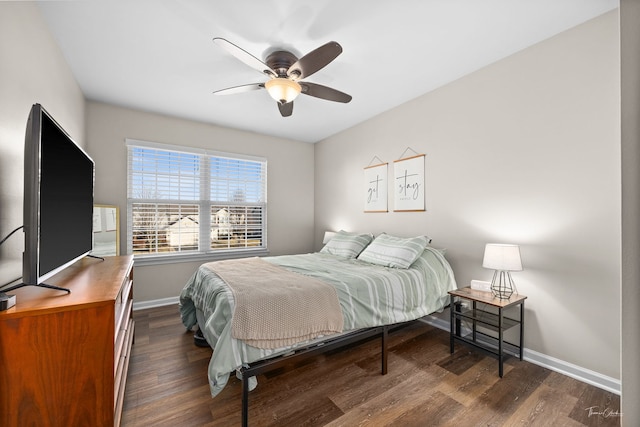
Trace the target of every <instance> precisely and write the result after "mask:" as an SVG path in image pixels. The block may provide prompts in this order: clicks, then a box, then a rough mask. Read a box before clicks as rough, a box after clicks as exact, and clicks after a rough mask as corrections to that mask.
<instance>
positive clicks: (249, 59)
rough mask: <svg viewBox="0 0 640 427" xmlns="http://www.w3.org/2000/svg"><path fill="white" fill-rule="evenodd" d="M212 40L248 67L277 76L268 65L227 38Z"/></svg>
mask: <svg viewBox="0 0 640 427" xmlns="http://www.w3.org/2000/svg"><path fill="white" fill-rule="evenodd" d="M213 41H214V43H215V44H217V45H218V46H220V47H221V48H223V49H224V50H226V51H227V52H229V53H230V54H231V55H233V56H235V57H236V58H238V59H239V60H240V61H242V62H244V63H245V64H247V65H248V66H249V67H251V68H253V69H255V70H258V71H260V72H261V73H264V74H267V75H269V76H272V77H277V74H276V72H275V71H273V70H272V69H271V67H269V66H268V65H267V64H265V63H264V62H262V61H261V60H259V59H258V58H256V57H255V56H253V55H251V54H250V53H249V52H247V51H246V50H244V49H242V48H240V47H238V46H236V45H235V44H233V43H231V42H230V41H229V40H226V39H223V38H221V37H216V38H214V39H213Z"/></svg>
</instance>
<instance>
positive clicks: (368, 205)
mask: <svg viewBox="0 0 640 427" xmlns="http://www.w3.org/2000/svg"><path fill="white" fill-rule="evenodd" d="M387 167H388V163H381V164H378V165H373V166H367V167H366V168H364V190H365V194H364V211H365V212H388V207H387V193H388V190H387V186H388V184H387V173H388V172H387Z"/></svg>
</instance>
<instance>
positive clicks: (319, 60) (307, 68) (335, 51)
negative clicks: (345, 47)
mask: <svg viewBox="0 0 640 427" xmlns="http://www.w3.org/2000/svg"><path fill="white" fill-rule="evenodd" d="M341 53H342V46H340V44H338V42H329V43H326V44H324V45H322V46H320V47H319V48H317V49H315V50H312V51H311V52H309V53H307V54H306V55H305V56H303V57H302V58H300V59H298V61H296V62H295V63H294V64H293V65H292V66H291V67H289V69H288V70H287V75H288V76H289V77H291V78H293V79H295V80H300V79H304V78H305V77H309V76H310V75H312V74H313V73H315V72H316V71H318V70H320V69H322V68H324V67H325V66H326V65H327V64H329V63H330V62H331V61H333V60H334V59H336V57H337V56H338V55H340V54H341Z"/></svg>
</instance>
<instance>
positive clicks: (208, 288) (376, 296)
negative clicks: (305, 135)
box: [180, 231, 457, 419]
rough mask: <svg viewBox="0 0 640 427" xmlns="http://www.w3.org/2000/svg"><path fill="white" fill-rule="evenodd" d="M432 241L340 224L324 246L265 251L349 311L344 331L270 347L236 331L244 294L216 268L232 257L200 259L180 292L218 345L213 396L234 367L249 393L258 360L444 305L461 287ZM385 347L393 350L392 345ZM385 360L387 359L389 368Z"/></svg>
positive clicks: (186, 313)
mask: <svg viewBox="0 0 640 427" xmlns="http://www.w3.org/2000/svg"><path fill="white" fill-rule="evenodd" d="M428 243H429V239H428V238H426V237H423V236H418V237H416V238H410V239H405V238H397V237H393V236H388V235H384V234H383V235H380V236H377V237H376V238H375V239H374V238H373V236H371V235H367V234H356V233H346V232H343V231H341V232H339V233H337V234H336V235H335V236H334V238H333V239H332V240H331V241H330V242H328V243H327V245H326V246H325V247H323V249H322V250H321V251H320V252H317V253H309V254H300V255H283V256H272V257H264V258H260V262H261V263H264V264H268V265H269V266H273V268H275V269H282V270H283V271H286V272H287V274H293V275H296V277H301V278H302V277H304V278H305V279H306V278H310V279H312V280H317V281H320V282H322V283H323V284H324V286H327V285H330V287H331V288H332V289H333V290H334V292H335V295H336V296H337V301H338V304H339V310H340V311H341V313H342V324H341V326H342V327H341V330H339V331H335V333H333V332H331V333H330V332H325V333H319V334H317V335H318V336H311V337H307V339H303V340H301V341H298V342H293V343H289V342H288V343H286V345H282V346H273V345H272V346H270V348H265V346H261V347H262V348H259V347H256V346H253V345H250V344H248V343H247V342H245V341H244V340H243V339H238V338H236V337H235V336H234V332H233V321H234V319H233V318H234V313H235V311H236V309H237V307H236V299H237V298H236V297H238V298H239V294H238V292H237V290H236V289H235V288H234V289H232V288H231V287H230V285H229V283H227V282H226V281H225V280H223V279H222V278H221V276H222V277H225V279H226V276H225V274H226V272H225V273H224V274H222V273H220V274H219V273H216V267H217V264H220V263H225V262H229V261H218V262H213V263H207V264H203V265H202V266H200V267H199V268H198V270H197V271H196V272H195V273H194V274H193V276H192V277H191V279H190V280H189V281H188V282H187V284H186V285H185V287H184V288H183V290H182V292H181V295H180V314H181V318H182V322H183V324H184V326H185V327H186V328H187V329H192V328H193V327H194V326H196V325H197V326H198V327H199V328H200V330H201V331H202V334H203V335H204V337H205V338H206V340H207V342H208V343H209V344H210V345H211V347H212V348H213V349H214V351H213V354H212V356H211V360H210V363H209V368H208V377H209V386H210V391H211V395H212V396H216V395H217V394H218V393H219V392H220V391H221V390H222V389H223V388H224V387H225V385H226V384H227V381H228V379H229V376H230V374H231V373H233V372H234V371H235V372H236V375H238V376H239V377H240V378H241V379H243V385H244V384H245V382H246V384H247V387H244V390H243V396H244V395H245V393H246V392H247V388H248V389H253V388H254V387H255V386H256V381H255V378H253V377H252V378H250V379H248V378H247V377H246V375H245V377H244V378H242V372H243V370H247V369H248V368H250V366H252V364H254V363H256V362H259V361H265V360H267V361H268V360H273V359H276V358H278V357H281V356H282V355H290V354H294V353H295V352H296V350H297V349H305V351H309V349H310V348H313V347H314V345H315V344H317V343H327V342H332V341H335V342H340V337H347V342H350V339H349V337H350V336H352V335H353V336H357V335H358V334H364V335H362V336H366V334H367V333H368V334H369V335H372V334H380V336H382V337H383V339H384V337H385V336H386V333H387V330H388V329H387V327H388V326H389V325H395V324H400V323H403V322H408V321H413V320H415V319H419V318H421V317H424V316H426V315H428V314H431V313H434V312H438V311H442V309H443V308H444V307H445V305H447V304H448V302H449V297H448V291H450V290H453V289H455V288H456V287H457V286H456V282H455V278H454V275H453V271H452V269H451V267H450V265H449V263H448V262H447V260H446V259H445V257H444V253H443V251H442V250H439V249H435V248H432V247H430V246H428ZM257 265H258V266H259V265H260V264H257ZM222 271H224V270H222ZM254 276H256V275H254ZM234 286H235V285H234ZM234 292H235V293H234ZM283 316H284V315H283ZM237 317H238V316H237ZM329 331H331V329H329ZM367 331H368V332H367ZM276 342H277V341H276ZM267 347H269V346H267ZM327 348H328V347H327ZM314 351H316V350H314ZM383 353H385V354H383V357H384V356H386V351H383ZM385 364H386V362H385V361H384V360H383V372H384V371H385V366H384V365H385ZM247 372H251V371H247ZM257 372H259V371H255V370H254V371H253V373H257ZM245 400H246V399H243V419H244V418H245V417H246V414H245V413H244V412H246V401H245Z"/></svg>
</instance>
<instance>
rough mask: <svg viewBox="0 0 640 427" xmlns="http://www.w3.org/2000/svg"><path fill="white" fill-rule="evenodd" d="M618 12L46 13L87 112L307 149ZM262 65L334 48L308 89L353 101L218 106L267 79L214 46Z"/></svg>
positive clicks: (436, 7)
mask: <svg viewBox="0 0 640 427" xmlns="http://www.w3.org/2000/svg"><path fill="white" fill-rule="evenodd" d="M618 4H619V1H618V0H396V1H387V0H384V1H383V0H349V1H346V0H309V1H307V0H259V1H258V0H255V1H246V0H234V1H228V0H227V1H217V0H132V1H107V0H93V1H83V2H79V1H44V2H39V6H40V9H41V10H42V13H43V15H44V18H45V20H46V22H47V23H48V25H49V27H50V29H51V31H52V33H53V35H54V37H55V38H56V40H57V42H58V44H59V46H60V49H61V50H62V52H63V54H64V56H65V57H66V59H67V61H68V63H69V66H70V67H71V70H72V72H73V74H74V75H75V77H76V79H77V81H78V83H79V85H80V87H81V88H82V91H83V92H84V94H85V95H86V97H87V99H89V100H95V101H102V102H106V103H110V104H115V105H120V106H124V107H130V108H134V109H140V110H144V111H150V112H156V113H161V114H167V115H171V116H177V117H182V118H187V119H192V120H197V121H202V122H207V123H214V124H217V125H221V126H226V127H231V128H237V129H244V130H249V131H254V132H258V133H261V134H266V135H274V136H279V137H284V138H289V139H293V140H298V141H306V142H317V141H319V140H322V139H324V138H327V137H329V136H331V135H333V134H335V133H337V132H340V131H342V130H344V129H347V128H349V127H351V126H354V125H355V124H357V123H360V122H362V121H365V120H367V119H369V118H371V117H373V116H375V115H377V114H380V113H382V112H383V111H386V110H389V109H391V108H393V107H395V106H397V105H399V104H402V103H404V102H406V101H408V100H410V99H412V98H415V97H417V96H419V95H422V94H424V93H426V92H429V91H431V90H433V89H435V88H437V87H439V86H442V85H444V84H446V83H448V82H451V81H453V80H455V79H458V78H460V77H461V76H464V75H465V74H468V73H470V72H473V71H475V70H477V69H479V68H481V67H483V66H485V65H488V64H490V63H492V62H495V61H496V60H499V59H501V58H504V57H506V56H508V55H511V54H512V53H514V52H517V51H519V50H522V49H524V48H526V47H528V46H531V45H532V44H535V43H537V42H539V41H541V40H544V39H546V38H549V37H551V36H553V35H554V34H557V33H559V32H561V31H564V30H566V29H568V28H571V27H573V26H575V25H578V24H580V23H582V22H584V21H587V20H589V19H591V18H593V17H595V16H597V15H600V14H602V13H605V12H607V11H609V10H611V9H614V8H616V7H618ZM214 37H223V38H226V39H227V40H229V41H231V42H232V43H235V44H236V45H238V46H240V47H242V48H243V49H245V50H246V51H248V52H250V53H251V54H253V55H254V56H256V57H258V58H260V59H263V60H264V55H265V53H269V52H270V51H272V50H273V49H274V48H285V49H287V50H290V51H291V52H293V53H295V54H296V55H298V56H299V57H300V56H303V55H304V54H306V53H308V52H310V51H311V50H313V49H315V48H317V47H319V46H320V45H322V44H324V43H326V42H328V41H331V40H335V41H337V42H338V43H340V44H341V45H342V47H343V49H344V51H343V53H342V54H341V55H340V56H338V57H337V58H336V59H335V60H334V61H333V62H332V63H331V64H329V65H328V66H327V67H326V68H324V69H322V70H320V71H318V72H317V73H316V74H314V75H312V76H310V77H309V78H307V79H305V80H306V81H310V82H314V83H319V84H322V85H326V86H330V87H333V88H336V89H338V90H340V91H343V92H346V93H348V94H350V95H352V96H353V100H352V101H351V102H350V103H348V104H341V103H335V102H329V101H325V100H321V99H318V98H312V97H309V96H304V95H301V96H300V97H298V99H296V101H295V102H294V104H295V107H294V112H293V115H292V116H291V117H287V118H283V117H281V116H280V113H279V112H278V108H277V106H276V103H275V101H273V100H272V99H271V98H270V97H269V95H268V94H267V92H266V91H253V92H248V93H242V94H236V95H228V96H215V95H213V94H212V92H213V91H215V90H219V89H223V88H226V87H230V86H237V85H242V84H247V83H258V82H263V81H265V80H267V78H266V76H264V75H262V74H260V73H258V72H257V71H255V70H253V69H251V68H249V67H248V66H247V65H245V64H244V63H242V62H240V61H239V60H237V59H236V58H234V57H233V56H231V55H229V54H228V53H227V52H225V51H224V50H222V49H221V48H220V47H218V46H217V45H215V44H214V43H213V42H212V39H213V38H214Z"/></svg>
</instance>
